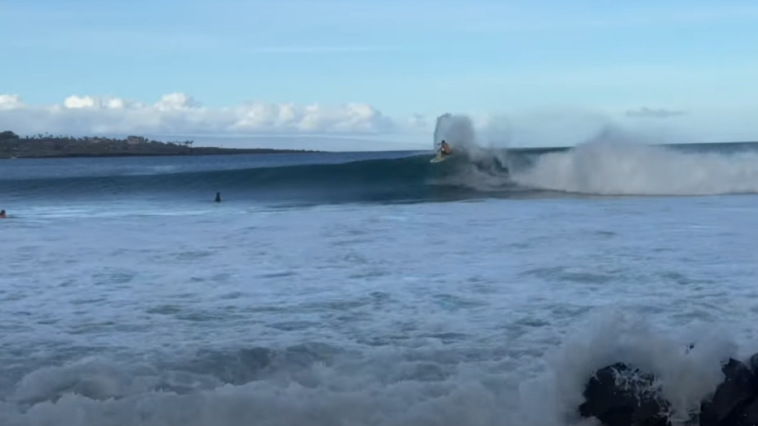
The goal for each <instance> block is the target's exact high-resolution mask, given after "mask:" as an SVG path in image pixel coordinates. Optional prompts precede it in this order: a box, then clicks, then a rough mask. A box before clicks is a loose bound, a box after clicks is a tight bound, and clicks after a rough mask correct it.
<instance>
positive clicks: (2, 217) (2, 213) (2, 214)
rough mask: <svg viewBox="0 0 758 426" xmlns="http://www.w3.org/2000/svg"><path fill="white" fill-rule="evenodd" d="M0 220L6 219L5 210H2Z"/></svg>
mask: <svg viewBox="0 0 758 426" xmlns="http://www.w3.org/2000/svg"><path fill="white" fill-rule="evenodd" d="M0 219H5V210H0Z"/></svg>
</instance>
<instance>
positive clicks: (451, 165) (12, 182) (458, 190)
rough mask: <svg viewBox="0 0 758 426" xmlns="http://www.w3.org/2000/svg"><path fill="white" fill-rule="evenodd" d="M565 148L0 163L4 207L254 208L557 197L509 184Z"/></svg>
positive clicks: (737, 148)
mask: <svg viewBox="0 0 758 426" xmlns="http://www.w3.org/2000/svg"><path fill="white" fill-rule="evenodd" d="M755 146H756V145H755V144H709V145H704V144H703V145H689V146H686V145H683V146H677V147H676V148H674V149H676V150H677V151H684V152H688V153H694V154H696V155H697V154H699V153H703V152H716V153H721V154H723V155H731V154H733V153H736V152H741V151H745V150H753V151H755V150H756V148H755ZM562 151H563V152H566V151H565V150H564V149H532V150H511V151H507V152H506V151H503V150H501V151H499V152H494V151H492V152H488V153H486V155H477V156H469V155H468V154H464V155H456V156H455V157H451V158H450V159H448V160H447V161H445V162H443V163H439V164H431V163H429V159H430V158H431V153H430V152H408V151H401V152H359V153H314V154H273V155H233V156H197V157H194V156H193V157H128V158H66V159H19V160H5V161H0V206H2V207H0V208H5V206H19V205H30V204H39V203H42V204H51V203H52V204H56V203H71V202H108V203H113V202H118V203H128V202H138V201H150V202H160V203H167V204H169V203H173V204H176V203H182V204H183V203H207V202H209V201H212V200H213V198H214V197H215V195H216V193H217V192H220V193H221V195H222V199H223V201H224V202H234V203H248V204H250V203H306V204H307V203H339V202H383V203H384V202H425V201H439V200H461V199H471V198H483V197H524V196H545V195H546V194H551V195H556V194H555V192H556V191H552V192H551V191H545V190H544V189H540V188H536V187H529V188H527V187H523V186H519V185H517V184H515V183H514V182H513V180H512V179H511V178H512V175H513V174H514V173H518V172H520V171H524V170H528V169H529V168H530V167H532V165H533V164H534V163H535V162H536V161H538V160H539V158H540V157H542V156H545V155H555V153H556V152H559V153H560V152H562ZM568 153H569V154H570V151H568ZM474 157H475V158H474ZM597 161H602V160H601V159H598V160H597ZM587 167H592V164H589V165H588V166H587ZM485 181H486V183H487V184H486V185H484V184H483V182H485Z"/></svg>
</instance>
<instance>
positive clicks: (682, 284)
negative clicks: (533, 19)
mask: <svg viewBox="0 0 758 426" xmlns="http://www.w3.org/2000/svg"><path fill="white" fill-rule="evenodd" d="M756 200H757V199H756V198H755V197H753V196H715V197H699V198H698V197H692V198H687V197H680V198H603V199H591V198H590V199H543V200H488V201H469V202H456V203H453V202H450V203H423V204H407V205H353V204H346V205H338V206H334V205H332V206H328V205H322V206H317V207H310V208H289V209H287V208H282V209H274V208H265V207H263V206H257V207H256V206H250V205H244V204H241V203H229V204H227V203H221V204H218V205H215V204H212V203H208V204H207V205H201V204H199V203H196V204H193V205H192V206H187V207H186V208H182V206H178V205H173V206H172V207H171V208H167V207H166V206H162V205H158V204H149V203H143V204H140V203H136V202H134V203H122V204H120V205H117V206H115V207H109V206H108V205H105V204H103V205H100V206H97V205H93V204H87V205H83V204H82V205H75V204H72V205H66V206H65V207H63V204H61V206H58V207H55V206H52V207H51V206H48V207H45V209H39V210H34V209H31V208H30V209H28V211H27V212H26V214H20V215H19V216H18V217H16V218H13V219H12V220H11V219H9V220H6V221H3V222H1V223H0V235H2V240H3V252H4V255H3V261H2V262H0V277H1V278H0V308H1V310H0V312H1V314H0V315H2V316H1V317H0V319H1V321H0V324H1V325H0V327H1V329H2V333H1V334H0V339H1V340H0V343H1V344H2V347H3V350H2V351H0V366H1V367H0V368H2V374H1V375H0V397H2V400H3V401H4V402H2V403H0V424H2V425H5V426H17V425H18V426H21V425H71V426H74V425H93V426H94V425H97V426H107V425H119V426H127V425H140V426H147V425H150V426H153V425H155V426H157V425H177V426H179V425H181V426H226V425H229V426H231V425H234V426H237V425H241V424H247V425H253V424H254V425H272V426H273V425H277V426H278V425H292V426H295V425H297V426H304V425H309V426H310V425H313V426H316V425H319V426H320V425H323V426H335V425H346V426H347V425H349V426H364V425H366V426H368V425H372V426H373V425H375V426H401V425H402V426H411V425H412V426H426V425H428V426H432V425H435V426H437V425H439V426H447V425H449V426H460V425H466V426H493V425H513V426H532V425H533V426H550V425H568V424H578V423H579V422H578V421H577V419H576V418H574V417H573V414H572V412H571V411H572V410H573V409H574V407H575V406H576V404H578V403H580V402H581V401H582V396H581V391H582V386H583V383H584V381H585V380H586V379H587V375H588V374H589V373H590V372H591V371H592V370H593V369H595V368H598V367H601V366H603V365H605V364H607V363H608V362H614V361H617V360H621V359H632V360H635V361H637V362H638V363H639V364H641V365H643V366H647V367H650V368H652V369H653V370H654V371H657V372H659V373H661V375H662V377H663V378H662V380H663V382H664V383H663V387H664V390H665V391H666V392H668V394H669V395H676V396H677V398H679V399H678V400H677V401H675V405H676V407H677V408H678V409H680V410H682V411H686V410H689V409H692V408H693V407H696V406H697V405H698V404H699V398H700V397H702V396H703V395H702V394H704V393H707V392H708V391H712V390H713V387H715V384H717V383H718V382H719V381H720V376H719V373H718V372H719V366H718V363H717V360H718V359H721V358H722V357H724V356H728V355H732V354H737V355H739V356H744V355H749V354H750V353H751V351H753V350H754V349H756V346H758V345H754V342H755V341H756V339H755V326H754V325H755V323H756V320H757V319H758V286H756V276H758V275H757V274H756V272H758V251H757V250H755V241H756V237H758V215H756V214H755V211H756V207H758V201H756ZM692 342H696V343H697V345H696V347H695V349H694V350H693V351H692V353H691V354H690V355H685V354H684V351H683V350H682V348H683V347H684V345H686V344H689V343H692Z"/></svg>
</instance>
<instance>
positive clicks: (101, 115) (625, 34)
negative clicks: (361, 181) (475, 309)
mask: <svg viewBox="0 0 758 426" xmlns="http://www.w3.org/2000/svg"><path fill="white" fill-rule="evenodd" d="M0 19H2V22H3V25H2V26H0V56H2V60H1V61H0V64H1V65H0V130H2V129H9V130H13V131H15V132H16V133H19V134H34V133H44V132H50V133H55V134H60V133H63V134H71V135H82V134H113V135H121V134H140V135H168V136H167V137H168V138H169V139H170V137H171V136H182V137H184V136H186V135H190V136H192V137H195V138H196V139H198V140H201V141H218V140H220V138H221V139H224V141H225V142H223V143H224V144H226V145H234V143H235V142H229V141H238V142H236V143H237V145H240V144H242V145H243V146H244V145H245V144H246V143H247V144H251V143H256V142H251V141H253V140H258V139H256V138H255V137H258V138H260V137H263V138H264V139H266V138H268V139H269V140H270V139H271V136H278V137H279V138H277V139H276V140H281V141H284V140H290V141H298V140H300V141H302V140H305V139H307V138H309V137H313V136H318V137H320V139H316V138H313V139H312V140H314V141H319V140H323V137H327V138H333V139H336V138H338V137H339V138H343V140H345V141H349V142H346V143H347V144H348V145H350V146H353V145H354V146H355V148H356V149H372V148H374V149H375V148H376V147H381V148H384V147H385V146H387V145H386V144H390V143H391V144H398V145H393V146H401V145H402V146H414V144H415V145H419V146H425V147H428V146H430V145H431V143H432V133H433V130H434V123H435V119H436V117H437V116H439V115H441V114H444V113H453V114H461V115H467V116H470V117H471V118H472V119H473V120H474V122H475V123H476V125H477V128H478V129H481V130H482V132H483V133H487V134H490V135H492V134H495V133H497V132H500V134H498V136H497V137H496V138H494V139H493V140H495V139H497V141H498V143H506V144H509V145H512V146H517V145H522V146H559V145H571V144H576V143H580V142H581V141H582V140H583V139H585V138H587V137H588V135H591V134H592V133H593V132H597V131H600V130H602V129H603V128H607V127H609V126H612V127H615V128H623V129H627V130H628V131H630V132H634V133H635V134H637V135H640V138H643V139H651V140H656V141H658V140H665V141H666V142H717V141H734V140H758V82H756V77H755V76H756V75H758V2H756V1H754V0H752V1H747V0H745V1H742V0H721V1H714V0H709V1H704V0H687V1H684V0H666V1H653V0H637V1H635V2H611V1H607V0H602V1H601V0H572V1H570V2H569V1H565V0H530V1H528V2H527V1H523V0H522V1H511V0H468V1H465V2H462V1H449V0H438V1H431V0H414V1H409V0H408V1H400V0H323V1H322V0H276V1H274V0H266V1H259V0H246V1H243V0H214V1H210V0H150V1H147V0H132V1H129V2H125V1H124V2H103V1H95V0H68V1H65V2H62V1H60V0H24V1H23V2H22V1H15V2H11V1H6V2H3V3H2V4H0ZM487 129H488V130H487ZM493 129H494V130H493ZM493 132H494V133H493ZM232 136H234V138H232ZM287 138H289V139H287ZM375 141H380V142H375ZM209 143H211V142H209ZM216 143H217V142H212V144H216ZM493 143H494V142H493ZM269 145H270V143H269Z"/></svg>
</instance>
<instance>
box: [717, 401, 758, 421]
mask: <svg viewBox="0 0 758 426" xmlns="http://www.w3.org/2000/svg"><path fill="white" fill-rule="evenodd" d="M729 422H730V423H727V422H724V424H725V425H727V424H728V425H729V426H758V400H756V399H754V400H753V401H752V402H750V403H749V404H748V405H747V406H745V407H743V408H742V409H741V410H739V412H737V413H734V414H733V415H732V416H730V418H729Z"/></svg>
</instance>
